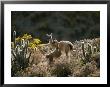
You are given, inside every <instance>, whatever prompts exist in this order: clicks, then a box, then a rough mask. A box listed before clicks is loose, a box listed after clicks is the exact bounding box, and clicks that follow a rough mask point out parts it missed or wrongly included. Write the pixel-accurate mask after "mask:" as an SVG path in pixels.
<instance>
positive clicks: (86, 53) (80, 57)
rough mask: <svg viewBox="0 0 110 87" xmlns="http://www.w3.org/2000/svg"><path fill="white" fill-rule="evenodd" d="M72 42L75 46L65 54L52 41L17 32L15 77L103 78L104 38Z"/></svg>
mask: <svg viewBox="0 0 110 87" xmlns="http://www.w3.org/2000/svg"><path fill="white" fill-rule="evenodd" d="M51 40H53V38H52V37H51ZM54 41H55V40H53V41H52V42H54ZM58 42H59V43H60V41H58ZM71 43H72V45H73V49H72V50H71V51H70V52H69V53H70V55H69V56H67V55H66V54H65V53H62V50H61V49H62V48H61V49H60V48H57V47H56V46H53V44H54V43H51V41H49V43H47V44H43V43H42V41H41V40H40V39H39V38H33V37H32V36H31V35H28V34H24V35H23V36H19V37H17V38H16V31H14V32H13V42H11V54H12V55H11V76H12V77H99V76H100V38H94V39H83V40H79V41H74V42H71ZM68 50H69V49H68ZM68 57H69V58H68Z"/></svg>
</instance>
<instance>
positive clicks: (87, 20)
mask: <svg viewBox="0 0 110 87" xmlns="http://www.w3.org/2000/svg"><path fill="white" fill-rule="evenodd" d="M14 30H16V32H17V37H18V36H21V35H23V34H25V33H27V34H31V35H32V37H34V38H36V37H37V38H40V39H41V41H43V43H46V42H47V41H48V37H47V36H46V34H47V33H48V34H50V33H53V37H54V38H56V39H57V40H69V41H75V40H81V39H92V38H96V37H100V12H99V11H12V12H11V33H13V31H14ZM11 35H13V34H11ZM11 37H12V36H11Z"/></svg>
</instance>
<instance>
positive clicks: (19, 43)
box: [11, 31, 41, 76]
mask: <svg viewBox="0 0 110 87" xmlns="http://www.w3.org/2000/svg"><path fill="white" fill-rule="evenodd" d="M39 43H41V41H40V39H32V36H31V35H28V34H24V35H23V36H22V37H20V36H19V37H17V38H16V31H14V32H13V42H12V43H11V44H12V47H11V48H12V49H11V52H12V59H11V60H12V67H11V70H12V76H15V75H16V72H17V71H19V70H21V69H24V68H26V67H28V66H29V59H30V57H31V52H29V51H28V47H31V48H35V47H36V46H37V45H38V44H39Z"/></svg>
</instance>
